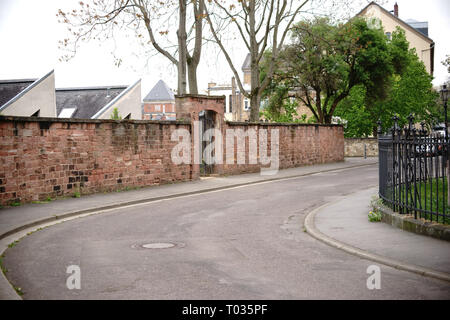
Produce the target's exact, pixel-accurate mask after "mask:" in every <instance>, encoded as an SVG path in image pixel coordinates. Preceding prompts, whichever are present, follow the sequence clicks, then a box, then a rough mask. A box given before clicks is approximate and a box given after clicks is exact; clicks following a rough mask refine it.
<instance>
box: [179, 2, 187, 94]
mask: <svg viewBox="0 0 450 320" xmlns="http://www.w3.org/2000/svg"><path fill="white" fill-rule="evenodd" d="M177 37H178V56H179V59H178V66H177V67H178V92H177V93H178V95H184V94H186V59H187V47H186V41H187V34H186V0H180V24H179V27H178V31H177Z"/></svg>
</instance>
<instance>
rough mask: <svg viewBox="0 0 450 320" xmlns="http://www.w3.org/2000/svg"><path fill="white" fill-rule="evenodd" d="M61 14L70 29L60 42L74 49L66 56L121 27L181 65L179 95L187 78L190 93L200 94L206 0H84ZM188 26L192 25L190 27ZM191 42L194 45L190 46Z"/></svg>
mask: <svg viewBox="0 0 450 320" xmlns="http://www.w3.org/2000/svg"><path fill="white" fill-rule="evenodd" d="M188 12H191V14H189V13H188ZM57 15H58V17H60V19H61V20H60V22H62V23H66V24H67V25H68V31H69V32H70V37H69V38H67V39H64V40H63V41H60V43H61V46H62V47H64V48H69V50H70V51H71V55H65V56H64V57H63V58H64V59H66V60H68V59H70V58H71V57H73V56H74V55H75V53H76V50H77V48H78V46H79V42H80V41H89V40H95V39H105V38H112V37H114V34H115V32H117V31H118V30H120V31H121V32H123V31H124V30H128V31H131V32H134V34H135V36H136V38H137V39H138V41H139V42H140V43H141V44H142V45H143V46H144V47H145V46H149V45H151V46H152V47H153V49H155V50H156V51H157V52H158V53H159V54H161V55H163V56H164V57H166V58H167V59H168V60H169V61H170V62H171V63H172V64H174V65H175V66H176V67H177V73H178V94H185V93H187V80H186V79H187V78H188V80H189V92H190V93H192V94H197V93H198V85H197V67H198V65H199V63H200V57H201V47H202V36H203V20H204V3H203V1H202V0H191V1H189V3H188V2H187V0H158V1H154V0H93V1H92V2H90V3H84V2H83V1H80V2H79V8H78V9H73V10H72V11H67V12H65V11H63V10H59V11H58V14H57ZM188 25H191V27H190V28H189V30H188V29H187V26H188ZM172 26H177V31H176V36H175V34H173V33H172V32H171V31H170V30H171V29H172ZM144 34H147V36H144ZM174 37H176V41H174ZM191 42H193V46H190V45H189V44H190V43H191ZM190 47H191V48H190ZM119 63H120V60H119Z"/></svg>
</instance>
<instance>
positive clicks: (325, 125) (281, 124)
mask: <svg viewBox="0 0 450 320" xmlns="http://www.w3.org/2000/svg"><path fill="white" fill-rule="evenodd" d="M225 123H226V124H227V125H230V126H256V125H259V126H268V127H341V128H343V127H344V126H343V125H342V124H321V123H285V122H280V123H274V122H239V121H226V122H225Z"/></svg>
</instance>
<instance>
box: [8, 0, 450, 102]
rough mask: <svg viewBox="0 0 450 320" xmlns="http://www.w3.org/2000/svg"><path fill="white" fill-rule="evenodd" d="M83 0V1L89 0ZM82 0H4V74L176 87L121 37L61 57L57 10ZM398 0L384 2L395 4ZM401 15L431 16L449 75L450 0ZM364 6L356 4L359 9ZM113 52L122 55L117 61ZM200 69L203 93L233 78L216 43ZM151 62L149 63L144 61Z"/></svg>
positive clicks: (168, 69) (165, 65)
mask: <svg viewBox="0 0 450 320" xmlns="http://www.w3.org/2000/svg"><path fill="white" fill-rule="evenodd" d="M88 1H89V0H85V1H84V2H88ZM78 2H79V0H39V1H36V0H0V43H1V50H0V79H2V80H3V79H23V78H39V77H41V76H43V75H45V74H46V73H48V72H49V71H50V70H55V78H56V87H57V88H63V87H85V86H109V85H130V84H132V83H134V82H135V81H136V80H138V79H142V96H143V97H144V96H145V95H146V94H147V93H148V92H149V91H150V90H151V88H152V87H153V85H155V84H156V82H157V81H158V80H159V79H163V80H164V81H165V82H167V83H168V85H169V86H170V87H171V88H174V89H175V88H176V84H177V78H176V70H175V68H174V67H173V66H171V65H170V63H169V62H168V60H167V59H166V58H165V57H162V56H160V55H152V56H151V57H150V58H149V57H146V56H144V55H143V54H142V52H141V51H142V50H140V49H139V47H134V46H133V45H132V44H130V42H128V41H124V42H121V41H119V40H117V39H116V40H117V41H116V42H115V43H113V42H112V41H109V42H103V43H100V42H98V41H91V42H89V43H82V44H81V45H80V47H79V49H78V51H77V54H76V56H75V57H74V58H73V59H71V60H69V61H68V62H65V61H63V62H61V61H59V58H60V57H61V56H62V55H63V54H64V52H62V51H61V50H59V49H58V40H61V39H63V38H64V37H65V32H66V26H65V25H63V24H60V23H58V21H57V20H58V19H57V17H56V13H57V11H58V9H60V8H62V9H64V8H77V7H78ZM395 2H396V1H395V0H387V1H385V3H384V4H383V7H385V8H386V9H387V10H393V8H394V3H395ZM397 2H398V5H399V15H400V18H401V19H403V20H407V19H415V20H418V21H428V22H429V36H430V38H431V39H433V40H434V41H435V43H436V59H435V80H434V82H433V84H434V85H435V86H439V85H441V84H442V83H443V82H444V81H445V80H446V79H447V77H448V73H447V70H446V68H445V67H444V66H443V65H442V64H441V61H442V60H444V58H445V55H446V54H450V41H449V39H450V19H449V18H450V1H449V0H428V1H424V0H398V1H397ZM362 8H363V7H357V8H356V7H355V13H357V12H358V11H360V10H361V9H362ZM238 41H239V40H237V41H236V42H233V43H231V44H230V45H231V48H230V51H231V55H232V59H233V61H234V62H235V65H236V66H237V67H239V69H240V66H241V65H242V62H243V60H244V58H245V50H244V48H243V45H242V43H240V42H238ZM112 52H115V54H116V55H119V56H120V57H121V58H123V61H124V62H123V63H122V64H121V65H120V66H119V67H117V66H116V65H115V63H114V62H115V61H114V57H113V54H112ZM201 59H202V60H201V62H200V66H199V69H198V78H199V89H200V91H201V92H200V93H204V92H205V90H206V88H207V84H208V82H211V81H212V82H216V83H229V82H230V79H231V77H232V72H231V70H230V68H229V66H228V64H227V62H226V61H225V58H224V57H223V56H222V55H221V54H220V51H219V50H218V49H217V48H215V47H214V46H212V45H208V46H207V47H205V49H204V50H203V52H202V58H201ZM145 62H147V63H145Z"/></svg>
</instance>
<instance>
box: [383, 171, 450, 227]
mask: <svg viewBox="0 0 450 320" xmlns="http://www.w3.org/2000/svg"><path fill="white" fill-rule="evenodd" d="M416 188H417V190H416V191H415V188H414V184H411V185H410V186H409V190H407V189H406V187H405V186H401V187H399V188H397V189H396V194H395V197H396V199H397V200H399V199H400V197H401V201H402V203H403V204H406V202H408V205H409V206H414V201H416V202H417V204H416V208H417V209H421V210H427V211H433V212H437V213H439V216H437V215H436V214H429V213H420V212H417V216H418V217H420V218H423V219H425V220H429V221H433V222H438V223H442V224H450V208H449V206H448V205H447V202H448V200H447V192H448V189H447V188H448V182H447V178H444V179H442V178H439V179H430V180H427V181H423V182H421V183H419V182H416ZM387 195H389V198H391V197H392V189H391V190H388V193H387ZM444 213H445V215H446V217H445V219H444V217H443V216H442V215H443V214H444Z"/></svg>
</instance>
